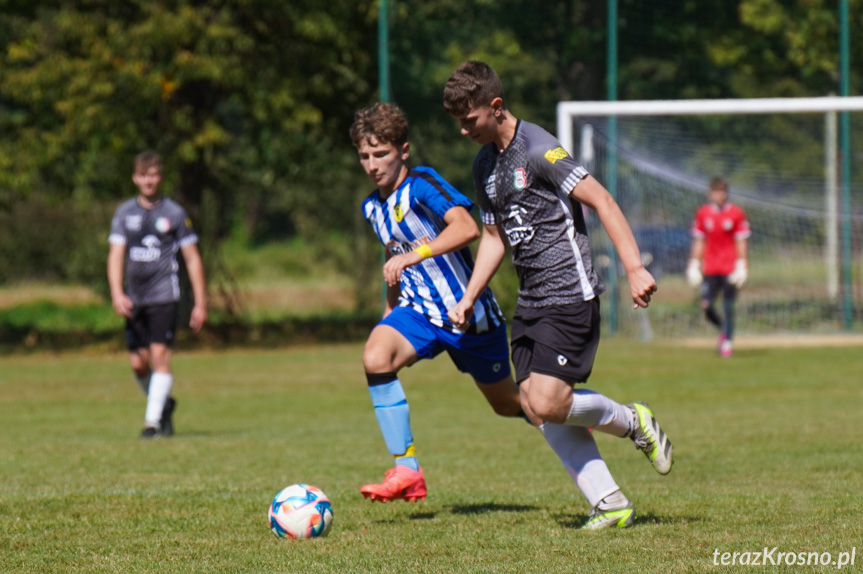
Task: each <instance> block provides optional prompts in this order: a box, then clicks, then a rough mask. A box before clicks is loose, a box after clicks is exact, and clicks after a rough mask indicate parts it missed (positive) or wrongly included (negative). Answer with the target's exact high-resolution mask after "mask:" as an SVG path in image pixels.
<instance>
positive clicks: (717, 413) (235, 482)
mask: <svg viewBox="0 0 863 574" xmlns="http://www.w3.org/2000/svg"><path fill="white" fill-rule="evenodd" d="M361 350H362V347H361V345H342V346H321V347H309V348H291V349H286V350H284V351H281V352H276V351H266V352H264V351H260V352H249V351H243V352H239V351H236V352H228V353H220V354H214V353H204V352H200V353H190V352H185V353H184V352H182V350H181V351H180V352H179V353H178V355H177V357H176V359H175V371H176V376H177V385H176V387H175V393H174V395H175V396H176V397H177V400H178V403H179V405H178V411H177V414H176V420H175V424H176V428H177V435H176V436H175V437H173V438H171V439H159V440H156V441H150V442H144V441H139V440H138V439H137V435H138V432H139V431H140V422H141V418H142V416H143V411H144V397H143V396H142V395H141V394H140V391H139V390H138V389H137V386H136V385H135V383H134V382H133V380H132V377H131V375H130V374H129V372H128V369H127V366H126V362H125V361H126V360H125V357H124V356H123V355H120V354H116V355H111V356H104V355H99V354H64V355H47V354H45V355H29V356H21V357H16V356H12V357H4V358H2V359H0V420H2V429H3V431H2V437H3V438H2V441H0V572H4V573H24V572H27V573H31V572H51V573H55V572H56V573H67V572H88V573H103V572H104V573H108V572H111V573H113V572H147V573H150V572H152V573H163V572H171V573H190V572H207V573H210V572H228V573H247V572H254V573H257V572H261V573H264V572H286V573H288V572H290V573H295V572H316V573H317V572H435V573H437V572H440V573H445V572H489V573H497V572H513V573H516V572H518V573H522V572H538V573H558V572H559V573H582V572H588V573H589V572H597V573H599V572H602V573H606V572H724V571H746V570H749V569H750V568H751V566H750V567H749V568H746V567H740V566H738V567H736V568H725V567H722V566H721V565H720V566H717V565H715V563H718V562H719V561H720V560H721V555H722V553H725V552H728V553H733V552H739V553H746V552H749V553H754V552H760V551H763V550H764V548H765V547H766V548H768V550H769V549H772V548H776V549H777V550H775V551H773V553H772V554H770V559H771V560H773V561H775V560H776V557H777V553H779V552H792V553H818V555H819V560H820V559H825V560H827V559H826V558H824V553H831V557H830V558H829V559H830V560H833V561H836V560H838V559H839V558H840V553H843V552H849V553H850V552H852V551H853V552H855V555H854V556H855V564H854V565H853V566H852V565H850V564H849V565H847V566H846V567H845V570H849V571H854V570H859V569H860V566H861V564H863V522H861V520H860V516H861V511H863V494H861V489H860V484H861V478H860V477H861V473H863V456H861V455H863V448H861V439H863V425H861V423H860V416H861V415H860V413H861V404H863V401H861V399H863V385H861V377H860V373H861V370H863V353H861V349H860V347H859V346H857V347H847V348H799V347H797V348H776V349H771V348H751V349H747V348H746V347H745V346H743V345H742V344H741V345H740V346H739V349H738V351H737V352H736V354H735V356H734V357H733V358H732V359H730V360H720V359H718V358H716V357H715V356H714V354H713V353H712V351H711V350H709V349H694V348H682V347H679V346H671V345H665V344H662V343H659V342H656V343H633V342H631V341H627V340H624V339H608V340H606V341H605V342H604V344H603V346H602V348H601V350H600V355H599V357H598V360H597V365H596V368H595V369H594V376H593V378H592V380H591V385H590V386H591V387H592V388H594V389H597V390H599V391H602V392H604V393H606V394H608V395H609V396H611V397H613V398H615V399H618V400H620V401H623V402H629V401H633V400H646V401H649V402H650V404H651V406H653V407H654V410H655V411H656V413H657V417H658V418H659V420H660V422H661V423H662V424H663V427H664V428H665V429H666V431H667V432H668V434H669V436H670V437H671V439H672V441H673V442H674V445H675V455H676V457H675V466H674V469H673V471H672V472H671V474H669V475H668V476H666V477H661V476H659V475H657V474H656V473H655V472H654V471H653V469H652V467H651V466H650V464H649V463H648V462H647V461H646V460H645V458H644V456H643V455H642V454H641V453H639V452H637V451H636V450H635V449H634V448H633V446H632V444H631V443H630V442H629V441H627V440H620V439H614V438H612V437H609V436H604V435H600V436H598V442H599V443H600V448H601V449H602V451H603V453H604V455H605V458H606V460H607V461H608V463H609V466H610V468H611V470H612V472H613V473H614V474H615V477H616V479H617V481H618V482H619V483H620V484H621V485H622V487H623V488H624V492H626V493H627V494H628V495H629V496H630V498H632V499H633V500H634V501H635V503H636V508H637V509H638V514H639V520H638V521H637V522H636V525H635V526H634V527H632V528H630V529H627V530H622V531H599V532H587V531H582V530H579V527H580V525H581V524H582V523H583V522H584V521H585V520H586V518H587V513H588V508H587V505H586V503H585V502H584V500H583V499H582V497H581V495H580V494H579V493H578V491H577V490H576V489H575V487H574V485H573V484H572V482H571V480H570V479H569V477H568V475H567V474H566V473H565V471H564V470H563V469H562V467H561V466H560V463H559V462H558V461H557V459H556V458H555V457H554V455H553V454H552V453H551V451H550V449H549V448H548V446H547V445H546V444H545V442H544V441H543V440H542V437H541V435H540V434H539V433H538V432H537V431H536V430H532V429H530V428H529V427H528V426H527V425H526V424H524V422H521V421H519V420H512V419H502V418H498V417H495V416H494V415H492V414H491V410H490V409H489V408H488V407H487V406H486V405H485V404H484V403H483V401H482V399H481V396H480V394H479V393H478V392H477V391H476V390H475V389H474V388H473V384H472V383H471V382H469V380H468V379H467V378H466V377H464V376H462V375H460V374H458V373H457V372H456V371H455V369H454V367H452V365H451V364H450V363H449V362H448V360H447V359H445V358H440V359H438V360H435V361H426V362H422V363H420V364H418V365H416V366H414V367H413V368H411V369H408V370H406V371H404V373H403V377H402V379H403V381H404V384H405V388H406V392H407V394H408V398H409V400H410V401H411V404H412V413H411V416H412V422H413V427H414V435H415V439H416V444H417V449H418V455H419V457H420V460H421V462H422V464H423V467H424V469H425V473H426V478H427V481H428V485H429V496H428V498H427V499H426V501H425V502H422V503H418V504H407V503H403V502H397V503H389V504H372V503H370V502H369V501H366V500H363V499H362V497H361V496H360V494H359V492H358V488H359V486H360V485H362V484H363V483H365V482H369V481H372V480H378V479H379V478H381V477H382V476H383V472H384V470H386V468H388V467H389V465H390V464H391V458H390V456H389V454H388V453H387V452H386V449H385V447H384V444H383V440H382V439H381V437H380V434H379V431H378V429H377V424H376V422H375V419H374V415H373V412H372V408H371V401H370V399H369V397H368V392H367V390H366V388H365V380H364V377H363V374H362V367H361V364H360V355H361ZM295 482H308V483H311V484H314V485H317V486H319V487H321V488H322V489H323V490H324V491H325V492H326V493H327V494H328V495H329V497H330V499H331V500H332V502H333V508H334V512H335V524H334V527H333V530H332V532H331V534H330V536H329V537H328V538H326V539H319V540H311V541H302V542H294V541H287V540H281V539H277V538H276V537H274V536H273V535H272V533H271V532H270V531H269V530H268V526H267V522H266V510H267V507H268V504H269V502H270V501H271V499H272V497H273V496H274V495H275V494H276V493H277V492H278V491H279V490H280V489H281V488H282V487H284V486H287V485H288V484H292V483H295ZM852 549H856V550H852ZM716 551H718V552H719V554H717V555H715V552H716ZM729 556H730V555H729ZM807 556H808V555H807ZM804 558H805V557H804ZM740 559H741V558H738V560H740ZM747 560H754V556H752V555H751V554H750V556H749V558H747ZM762 560H763V559H762ZM844 560H845V561H848V558H847V557H846V558H844ZM783 564H784V562H783V559H782V558H781V557H780V564H779V565H775V566H774V565H771V562H769V561H768V566H767V567H763V568H755V570H758V571H767V572H796V571H800V572H811V571H834V570H837V569H838V568H837V566H836V565H824V566H786V565H783Z"/></svg>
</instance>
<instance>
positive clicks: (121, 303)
mask: <svg viewBox="0 0 863 574" xmlns="http://www.w3.org/2000/svg"><path fill="white" fill-rule="evenodd" d="M111 305H112V306H113V307H114V311H116V312H117V314H118V315H121V316H123V317H126V318H129V317H131V316H132V309H133V308H134V307H135V304H134V303H132V300H131V299H129V296H128V295H126V294H125V293H121V294H119V295H112V296H111Z"/></svg>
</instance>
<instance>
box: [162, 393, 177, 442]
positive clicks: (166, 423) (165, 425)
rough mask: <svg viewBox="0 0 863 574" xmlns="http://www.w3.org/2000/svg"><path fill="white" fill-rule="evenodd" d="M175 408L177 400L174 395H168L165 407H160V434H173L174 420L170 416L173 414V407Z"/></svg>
mask: <svg viewBox="0 0 863 574" xmlns="http://www.w3.org/2000/svg"><path fill="white" fill-rule="evenodd" d="M175 408H177V401H176V400H174V397H168V400H167V401H165V407H164V408H163V409H162V418H161V420H160V421H159V428H161V429H162V436H172V435H173V434H174V421H173V420H171V416H172V415H173V414H174V409H175Z"/></svg>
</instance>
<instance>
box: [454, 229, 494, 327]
mask: <svg viewBox="0 0 863 574" xmlns="http://www.w3.org/2000/svg"><path fill="white" fill-rule="evenodd" d="M504 257H506V244H505V243H504V241H503V235H502V234H501V232H500V228H499V227H498V226H497V225H483V226H482V237H480V240H479V248H478V249H477V252H476V261H475V263H474V267H473V273H472V274H471V277H470V281H469V282H468V284H467V287H466V288H465V291H464V296H463V297H462V298H461V301H459V302H458V303H456V305H455V307H453V308H452V309H450V310H449V312H448V313H447V315H449V318H450V321H452V322H453V325H455V326H457V327H461V326H462V325H464V324H465V323H467V322H468V321H469V320H470V318H471V315H473V306H474V304H475V303H476V300H477V298H478V297H479V296H480V294H481V293H482V292H483V291H485V288H486V287H488V282H489V281H491V278H492V277H493V276H494V274H495V273H496V272H497V269H498V267H500V264H501V262H502V261H503V258H504Z"/></svg>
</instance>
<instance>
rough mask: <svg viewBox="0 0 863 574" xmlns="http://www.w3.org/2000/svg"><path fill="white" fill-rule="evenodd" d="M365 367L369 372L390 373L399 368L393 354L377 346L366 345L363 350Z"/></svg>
mask: <svg viewBox="0 0 863 574" xmlns="http://www.w3.org/2000/svg"><path fill="white" fill-rule="evenodd" d="M363 368H364V369H365V370H366V372H367V373H389V372H392V371H396V370H397V369H396V368H395V361H394V360H393V354H392V353H390V352H388V351H385V350H381V349H378V348H376V347H366V348H365V350H364V351H363Z"/></svg>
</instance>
